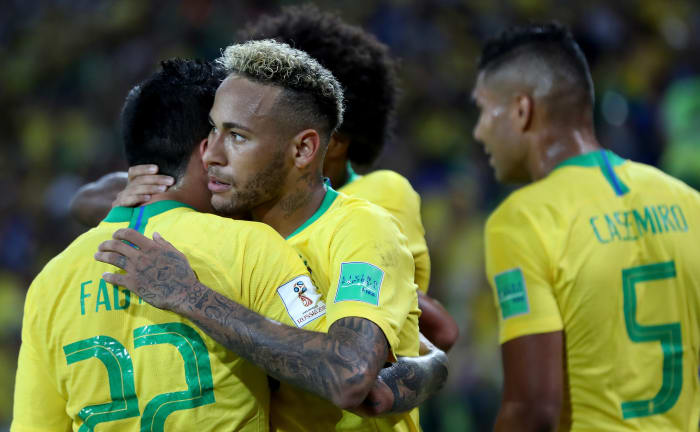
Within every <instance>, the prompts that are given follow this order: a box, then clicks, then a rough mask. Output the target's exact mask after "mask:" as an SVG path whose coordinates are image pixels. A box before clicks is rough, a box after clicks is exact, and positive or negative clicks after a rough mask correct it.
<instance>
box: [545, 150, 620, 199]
mask: <svg viewBox="0 0 700 432" xmlns="http://www.w3.org/2000/svg"><path fill="white" fill-rule="evenodd" d="M624 162H625V159H622V158H621V157H620V156H618V155H616V154H615V153H613V152H611V151H610V150H598V151H593V152H590V153H585V154H582V155H578V156H574V157H572V158H569V159H567V160H565V161H564V162H561V163H560V164H559V165H557V166H556V167H554V169H555V170H556V169H558V168H561V167H566V166H579V167H591V168H592V167H597V168H600V171H601V172H602V173H603V176H604V177H605V179H606V180H607V181H608V183H609V184H610V187H612V189H613V190H614V191H615V195H617V196H622V195H625V194H626V193H627V192H629V187H627V185H626V184H625V183H624V182H623V181H622V179H620V177H618V175H617V174H616V173H615V170H614V169H613V167H616V166H618V165H622V164H623V163H624Z"/></svg>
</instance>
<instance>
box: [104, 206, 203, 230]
mask: <svg viewBox="0 0 700 432" xmlns="http://www.w3.org/2000/svg"><path fill="white" fill-rule="evenodd" d="M180 207H185V208H189V209H193V210H194V208H193V207H192V206H189V205H187V204H184V203H181V202H179V201H171V200H166V201H156V202H154V203H151V204H146V205H145V206H142V207H133V208H132V207H114V208H113V209H112V210H111V211H110V212H109V214H108V215H107V217H106V218H105V219H104V222H129V228H133V229H135V230H137V231H139V232H141V233H143V229H144V228H145V227H146V223H147V222H148V220H149V219H150V218H152V217H153V216H157V215H159V214H161V213H165V212H166V211H168V210H172V209H176V208H180Z"/></svg>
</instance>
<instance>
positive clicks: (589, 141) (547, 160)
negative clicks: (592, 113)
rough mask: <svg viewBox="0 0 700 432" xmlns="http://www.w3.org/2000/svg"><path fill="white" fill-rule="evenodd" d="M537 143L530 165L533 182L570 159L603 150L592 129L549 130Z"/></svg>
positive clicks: (531, 154)
mask: <svg viewBox="0 0 700 432" xmlns="http://www.w3.org/2000/svg"><path fill="white" fill-rule="evenodd" d="M537 142H538V144H536V145H535V147H534V151H533V152H531V153H530V157H529V163H528V165H529V171H530V178H531V179H532V181H536V180H539V179H541V178H544V177H546V176H547V175H548V174H549V173H550V172H552V170H554V168H556V167H557V165H559V164H560V163H562V162H563V161H565V160H567V159H569V158H572V157H574V156H578V155H581V154H585V153H590V152H592V151H596V150H600V149H601V145H600V143H599V142H598V140H597V139H596V137H595V134H594V133H593V128H591V127H579V128H575V127H574V128H568V129H565V130H548V131H545V132H544V133H542V134H541V135H540V137H538V139H537Z"/></svg>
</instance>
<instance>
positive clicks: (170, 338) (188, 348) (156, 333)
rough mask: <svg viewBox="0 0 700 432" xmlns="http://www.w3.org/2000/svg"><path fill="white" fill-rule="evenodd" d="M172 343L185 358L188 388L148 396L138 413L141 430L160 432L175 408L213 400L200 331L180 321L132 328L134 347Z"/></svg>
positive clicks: (191, 406) (212, 385) (207, 359)
mask: <svg viewBox="0 0 700 432" xmlns="http://www.w3.org/2000/svg"><path fill="white" fill-rule="evenodd" d="M158 344H171V345H173V346H175V347H176V348H177V350H178V351H179V352H180V355H181V356H182V358H183V360H184V361H185V382H186V383H187V390H185V391H179V392H172V393H164V394H161V395H158V396H156V397H154V398H153V399H151V401H150V402H148V404H147V405H146V407H145V408H144V410H143V415H142V416H141V432H146V431H148V432H162V431H163V427H164V425H165V419H166V418H167V417H168V416H169V415H170V414H172V413H173V412H175V411H178V410H184V409H190V408H196V407H198V406H202V405H208V404H211V403H214V402H215V399H214V382H213V378H212V375H211V365H210V362H209V351H207V347H206V345H205V344H204V341H203V340H202V338H201V337H200V336H199V334H198V333H197V332H196V331H194V329H192V328H191V327H189V326H187V325H185V324H182V323H167V324H155V325H148V326H144V327H140V328H137V329H136V330H134V347H135V348H140V347H143V346H148V345H158Z"/></svg>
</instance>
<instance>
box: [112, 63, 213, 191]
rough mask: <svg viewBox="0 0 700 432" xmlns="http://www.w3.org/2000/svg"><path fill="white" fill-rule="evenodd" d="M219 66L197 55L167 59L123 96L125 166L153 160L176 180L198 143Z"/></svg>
mask: <svg viewBox="0 0 700 432" xmlns="http://www.w3.org/2000/svg"><path fill="white" fill-rule="evenodd" d="M222 78H223V71H221V70H219V69H217V68H215V67H214V65H213V64H212V63H208V62H203V61H200V60H181V59H171V60H165V61H163V62H161V70H159V71H157V72H156V73H154V74H153V75H152V76H151V77H149V78H148V79H146V80H145V81H143V82H142V83H140V84H139V85H137V86H135V87H134V88H133V89H132V90H131V91H130V92H129V95H128V96H127V97H126V102H125V103H124V107H123V109H122V114H121V133H122V138H123V140H124V152H125V155H126V160H127V161H128V162H129V165H139V164H156V165H158V170H159V173H160V174H166V175H170V176H173V177H174V178H175V179H176V180H179V179H180V178H181V177H182V175H184V173H185V169H186V168H187V163H188V161H189V158H190V156H191V154H192V152H193V151H194V149H195V148H196V147H197V145H198V144H199V142H200V141H201V140H202V139H204V138H206V137H207V135H208V134H209V130H210V129H211V126H210V125H209V121H208V115H209V110H210V109H211V107H212V105H213V103H214V95H215V94H216V89H217V87H218V86H219V84H220V83H221V80H222Z"/></svg>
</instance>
